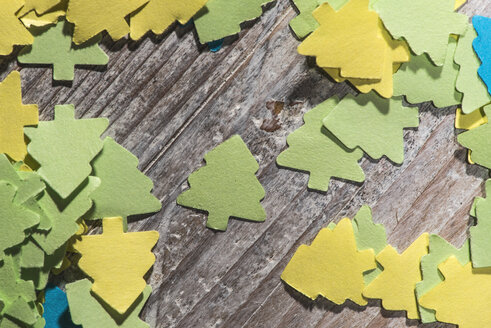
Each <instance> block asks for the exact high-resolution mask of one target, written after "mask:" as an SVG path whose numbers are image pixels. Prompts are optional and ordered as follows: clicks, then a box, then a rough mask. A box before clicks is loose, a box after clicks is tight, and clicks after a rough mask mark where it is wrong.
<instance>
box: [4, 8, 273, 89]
mask: <svg viewBox="0 0 491 328" xmlns="http://www.w3.org/2000/svg"><path fill="white" fill-rule="evenodd" d="M271 1H272V0H188V1H182V0H127V1H120V0H106V1H104V2H100V1H99V0H25V1H24V0H10V1H4V2H5V4H2V5H1V6H0V7H1V8H0V30H4V31H9V33H2V34H0V56H6V55H9V54H10V53H12V51H13V50H14V46H17V45H24V46H27V47H26V48H24V49H23V51H22V55H21V56H20V57H19V62H20V63H25V64H44V65H53V66H54V74H53V78H54V79H55V80H67V81H71V80H73V69H74V66H75V65H106V64H107V62H108V57H107V56H106V55H105V54H104V52H103V51H102V50H101V49H100V48H99V46H98V43H99V42H100V41H101V33H102V32H104V31H106V32H107V33H108V34H109V36H110V37H111V38H112V39H113V40H114V41H116V40H120V39H122V38H123V37H125V36H126V35H127V34H129V35H130V38H131V39H132V40H135V41H136V40H139V39H141V38H142V37H143V36H144V35H146V34H147V33H149V32H152V33H154V34H157V35H160V34H163V33H164V32H165V31H167V30H168V29H169V28H170V27H171V26H172V25H173V24H174V23H175V22H176V21H177V22H179V23H180V24H186V23H187V22H188V21H190V20H191V19H192V20H193V21H194V26H195V27H196V31H197V34H198V36H199V40H200V42H201V43H203V44H205V43H213V44H212V45H211V47H213V48H216V47H218V48H219V46H220V45H221V43H220V42H221V41H220V40H222V39H223V38H225V37H227V36H230V35H234V34H237V33H239V32H240V30H241V27H240V25H241V23H242V22H245V21H249V20H252V19H255V18H257V17H259V16H261V14H262V5H264V4H267V3H269V2H271ZM65 19H66V21H67V22H66V21H65ZM128 21H129V24H128ZM74 27H75V28H74ZM72 38H73V43H72ZM217 42H218V43H217ZM215 43H216V44H215Z"/></svg>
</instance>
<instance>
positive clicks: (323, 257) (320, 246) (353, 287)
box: [281, 218, 376, 305]
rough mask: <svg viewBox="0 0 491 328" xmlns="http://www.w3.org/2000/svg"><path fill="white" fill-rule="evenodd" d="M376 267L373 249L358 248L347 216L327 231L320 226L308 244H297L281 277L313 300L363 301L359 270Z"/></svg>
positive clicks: (361, 278)
mask: <svg viewBox="0 0 491 328" xmlns="http://www.w3.org/2000/svg"><path fill="white" fill-rule="evenodd" d="M375 267H376V263H375V257H374V253H373V250H371V249H369V250H363V251H358V249H357V246H356V241H355V236H354V233H353V225H352V224H351V221H350V219H347V218H345V219H343V220H341V221H340V222H339V223H338V224H337V225H336V227H335V228H334V229H333V230H332V231H331V230H330V229H329V228H325V229H322V230H321V231H320V232H319V234H318V235H317V237H315V239H314V241H313V242H312V244H311V245H310V246H307V245H301V246H300V247H299V248H298V250H297V251H296V253H295V255H293V258H292V259H291V261H290V262H289V263H288V265H287V266H286V268H285V270H284V271H283V273H282V274H281V279H282V280H283V281H284V282H285V283H287V284H288V285H290V286H291V287H293V288H295V289H296V290H297V291H299V292H300V293H302V294H304V295H305V296H307V297H309V298H310V299H313V300H315V299H316V298H317V297H318V296H319V295H322V296H324V297H325V298H327V299H329V300H330V301H332V302H334V303H336V304H343V303H344V302H345V301H346V300H347V299H350V300H352V301H353V302H355V303H357V304H360V305H366V304H367V301H366V300H365V299H364V298H363V296H362V290H363V288H364V287H365V283H364V280H363V272H365V271H369V270H373V269H375Z"/></svg>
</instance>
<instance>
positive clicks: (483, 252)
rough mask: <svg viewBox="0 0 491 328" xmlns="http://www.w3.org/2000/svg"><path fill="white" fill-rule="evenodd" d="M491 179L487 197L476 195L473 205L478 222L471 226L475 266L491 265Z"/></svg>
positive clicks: (472, 253) (487, 188) (487, 186)
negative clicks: (490, 250)
mask: <svg viewBox="0 0 491 328" xmlns="http://www.w3.org/2000/svg"><path fill="white" fill-rule="evenodd" d="M489 195H491V179H490V180H487V181H486V196H487V198H482V197H476V199H475V200H474V204H473V205H472V210H471V215H473V216H475V217H476V219H477V224H476V225H475V226H473V227H470V229H469V231H470V232H469V234H470V243H471V258H472V266H473V267H474V268H485V267H490V266H491V255H490V253H489V249H491V239H490V238H489V236H490V234H491V199H490V198H489Z"/></svg>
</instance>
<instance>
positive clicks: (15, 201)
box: [0, 71, 161, 328]
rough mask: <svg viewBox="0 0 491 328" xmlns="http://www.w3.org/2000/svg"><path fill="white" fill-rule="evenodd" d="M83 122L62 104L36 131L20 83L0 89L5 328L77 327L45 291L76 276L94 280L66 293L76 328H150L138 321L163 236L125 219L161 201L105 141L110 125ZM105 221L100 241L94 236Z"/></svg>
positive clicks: (10, 81) (0, 261)
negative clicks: (67, 273) (93, 229)
mask: <svg viewBox="0 0 491 328" xmlns="http://www.w3.org/2000/svg"><path fill="white" fill-rule="evenodd" d="M75 116H76V113H75V109H74V107H73V106H72V105H60V106H56V107H55V110H54V119H53V120H51V121H41V122H38V108H37V106H36V105H23V104H22V98H21V81H20V74H19V73H18V72H17V71H14V72H12V73H11V74H10V75H9V76H8V77H7V78H6V79H5V80H4V81H3V82H1V83H0V152H1V153H3V154H1V155H0V202H1V206H0V211H1V215H0V303H1V305H2V306H1V307H0V327H44V326H45V323H46V322H45V318H46V320H54V321H56V320H57V319H56V317H57V316H58V317H64V318H65V317H67V315H68V318H70V315H69V314H66V313H64V311H61V312H60V313H58V312H57V311H58V310H59V309H60V306H61V307H62V305H61V303H60V302H63V299H64V297H59V295H58V296H56V297H54V298H49V297H48V295H51V294H48V290H50V289H49V288H48V290H47V291H46V292H44V291H45V288H46V286H47V284H48V281H49V280H50V278H52V276H53V275H54V274H59V273H61V272H62V271H64V270H66V269H67V268H70V267H71V268H72V270H75V271H74V272H78V276H79V277H82V278H83V276H86V278H84V279H81V280H79V281H75V282H71V283H69V284H67V285H66V290H67V293H68V303H67V304H69V308H70V312H71V317H72V319H73V322H74V323H76V324H81V325H83V327H94V328H95V327H148V325H147V324H145V323H144V322H142V321H141V320H140V319H139V318H138V314H139V311H140V310H141V308H142V307H143V305H144V304H145V301H146V300H147V298H148V296H149V294H150V292H151V288H150V287H149V286H147V284H146V282H145V280H144V279H143V276H144V275H145V274H146V272H147V271H148V270H149V269H150V268H151V266H152V265H153V263H154V261H155V256H154V255H153V254H152V252H151V250H152V248H153V246H154V245H155V244H156V243H157V240H158V237H159V234H158V232H156V231H144V232H127V218H128V217H130V216H134V215H141V214H147V213H153V212H156V211H159V210H160V208H161V205H160V201H159V200H158V199H156V198H155V197H154V196H153V195H152V194H151V190H152V188H153V183H152V181H151V180H150V179H149V178H148V177H146V176H145V175H144V174H143V173H142V172H140V171H139V170H138V159H137V158H136V157H135V156H134V155H132V154H131V153H130V152H129V151H127V150H126V149H125V148H123V147H122V146H121V145H119V144H118V143H117V142H116V141H114V140H113V139H111V138H110V137H106V138H105V139H101V135H102V133H103V132H104V131H105V130H106V128H107V127H108V124H109V122H108V120H107V119H105V118H94V119H76V118H75ZM26 141H29V143H28V146H26ZM98 220H102V228H103V231H102V234H94V235H86V233H87V232H88V230H89V227H88V226H94V224H95V223H97V221H98ZM69 252H76V253H78V255H68V253H69ZM78 258H80V259H79V260H78ZM51 289H52V288H51ZM60 292H61V290H60V291H58V292H57V293H58V294H59V293H60ZM61 293H63V292H61ZM45 300H46V301H45ZM53 302H54V303H53ZM65 302H66V299H65ZM43 304H44V308H45V309H44V310H43ZM65 307H66V306H65ZM53 318H55V319H53ZM64 320H66V319H64ZM50 327H52V326H50ZM55 327H57V326H55ZM60 327H61V326H60Z"/></svg>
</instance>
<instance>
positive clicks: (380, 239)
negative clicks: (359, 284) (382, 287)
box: [352, 205, 387, 285]
mask: <svg viewBox="0 0 491 328" xmlns="http://www.w3.org/2000/svg"><path fill="white" fill-rule="evenodd" d="M352 223H353V232H354V234H355V239H356V246H357V248H358V250H360V251H362V250H365V249H373V252H374V253H375V255H377V254H378V253H380V252H381V251H382V250H383V249H384V248H385V246H387V235H386V233H385V227H384V226H383V224H380V223H378V224H376V223H374V222H373V219H372V209H371V208H370V207H369V206H367V205H363V206H362V207H361V208H360V210H359V211H358V213H356V215H355V217H354V218H353V221H352ZM382 270H383V268H382V266H381V265H380V264H379V263H378V262H377V267H376V268H375V269H373V270H371V271H367V272H364V273H363V278H364V281H365V285H368V284H369V283H370V282H372V281H373V279H375V278H376V277H377V276H378V275H379V274H380V273H381V272H382Z"/></svg>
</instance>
